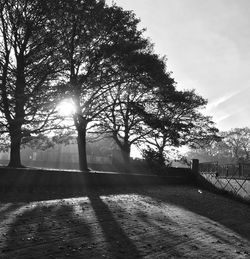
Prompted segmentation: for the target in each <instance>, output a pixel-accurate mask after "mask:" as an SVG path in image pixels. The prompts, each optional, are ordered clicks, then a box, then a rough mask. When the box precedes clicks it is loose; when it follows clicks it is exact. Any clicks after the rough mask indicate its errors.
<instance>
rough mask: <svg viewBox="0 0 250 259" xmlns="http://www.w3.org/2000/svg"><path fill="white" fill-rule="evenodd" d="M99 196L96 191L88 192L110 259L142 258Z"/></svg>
mask: <svg viewBox="0 0 250 259" xmlns="http://www.w3.org/2000/svg"><path fill="white" fill-rule="evenodd" d="M100 195H101V193H99V192H98V191H88V198H89V200H90V202H91V205H92V208H93V210H94V212H95V215H96V217H97V220H98V222H99V224H100V226H101V228H102V230H103V234H104V236H105V239H106V241H107V244H108V251H109V252H110V253H111V256H112V258H142V255H141V254H140V252H139V251H138V249H137V247H136V246H135V244H134V243H133V241H132V240H130V239H129V238H128V236H127V235H126V233H125V232H124V230H123V229H122V227H121V226H120V224H119V223H118V222H117V221H116V219H115V218H114V216H113V214H112V212H111V211H110V209H109V207H108V206H107V205H106V204H105V203H104V202H103V200H102V199H101V197H100Z"/></svg>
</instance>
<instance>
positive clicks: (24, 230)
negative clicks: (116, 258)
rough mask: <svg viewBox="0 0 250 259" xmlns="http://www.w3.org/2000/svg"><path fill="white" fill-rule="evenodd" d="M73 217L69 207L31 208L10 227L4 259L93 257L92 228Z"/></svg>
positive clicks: (3, 248) (0, 249) (1, 252)
mask: <svg viewBox="0 0 250 259" xmlns="http://www.w3.org/2000/svg"><path fill="white" fill-rule="evenodd" d="M73 214H74V213H73V207H72V206H71V205H69V204H52V205H48V204H45V205H41V206H35V207H34V208H33V207H32V206H31V207H29V208H28V207H27V210H26V211H24V212H23V213H22V214H20V215H18V216H17V217H16V219H15V220H14V222H12V224H10V226H9V230H8V232H7V234H6V240H5V241H4V242H3V243H2V244H0V258H20V259H21V258H24V259H26V258H38V259H40V258H83V255H86V258H90V257H91V255H92V254H93V251H91V250H89V249H88V248H87V247H86V244H87V243H88V242H91V240H92V239H93V237H92V234H91V231H90V227H89V225H88V224H87V223H86V222H85V221H84V219H82V218H78V217H73V216H72V215H73Z"/></svg>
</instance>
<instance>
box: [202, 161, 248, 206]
mask: <svg viewBox="0 0 250 259" xmlns="http://www.w3.org/2000/svg"><path fill="white" fill-rule="evenodd" d="M199 173H200V174H201V175H202V176H203V177H204V178H205V179H206V180H208V181H209V182H210V183H212V184H213V185H214V186H216V187H217V188H219V189H222V190H225V191H229V192H231V193H233V194H234V195H237V196H240V197H242V198H244V199H246V200H249V201H250V164H244V163H240V164H223V165H220V164H218V163H217V162H208V163H200V164H199Z"/></svg>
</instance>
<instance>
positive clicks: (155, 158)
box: [142, 147, 166, 171]
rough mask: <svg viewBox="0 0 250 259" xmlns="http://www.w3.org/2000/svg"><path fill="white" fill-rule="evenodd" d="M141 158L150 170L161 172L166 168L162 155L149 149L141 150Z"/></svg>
mask: <svg viewBox="0 0 250 259" xmlns="http://www.w3.org/2000/svg"><path fill="white" fill-rule="evenodd" d="M142 156H143V158H144V159H145V161H146V163H147V165H148V166H149V168H150V169H153V170H156V171H161V170H163V169H164V168H165V167H166V164H165V162H166V158H165V157H164V155H163V154H161V153H159V152H157V151H155V150H154V149H152V148H150V147H149V148H148V149H145V150H143V153H142Z"/></svg>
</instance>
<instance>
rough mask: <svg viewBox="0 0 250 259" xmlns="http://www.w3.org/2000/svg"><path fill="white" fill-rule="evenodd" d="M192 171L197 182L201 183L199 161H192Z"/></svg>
mask: <svg viewBox="0 0 250 259" xmlns="http://www.w3.org/2000/svg"><path fill="white" fill-rule="evenodd" d="M191 171H192V174H193V176H194V179H195V181H196V182H198V181H199V176H200V172H199V159H192V165H191Z"/></svg>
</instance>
